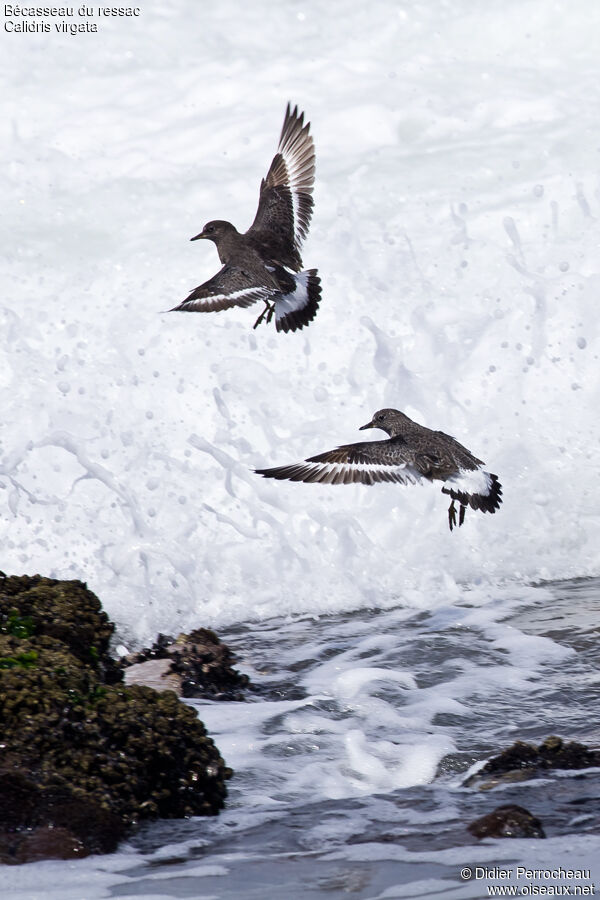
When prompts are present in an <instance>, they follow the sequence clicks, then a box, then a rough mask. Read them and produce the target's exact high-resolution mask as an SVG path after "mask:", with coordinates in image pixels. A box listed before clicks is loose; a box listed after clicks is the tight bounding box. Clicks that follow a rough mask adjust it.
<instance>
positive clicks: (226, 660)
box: [121, 628, 250, 700]
mask: <svg viewBox="0 0 600 900" xmlns="http://www.w3.org/2000/svg"><path fill="white" fill-rule="evenodd" d="M233 662H235V656H234V654H233V653H232V652H231V650H230V649H229V647H228V646H227V644H224V643H223V642H222V641H221V640H219V638H218V637H217V635H216V634H215V632H214V631H211V630H210V629H208V628H197V629H196V630H195V631H192V632H190V634H180V635H179V637H178V638H177V640H175V639H174V638H172V637H168V636H167V635H164V634H160V635H159V636H158V640H157V641H156V642H155V644H154V645H153V646H152V647H151V648H149V649H147V650H142V651H141V652H140V653H136V654H134V655H132V656H129V657H126V658H125V659H124V660H122V662H121V665H122V666H123V667H124V668H125V683H126V684H147V685H151V686H152V687H154V688H155V689H157V690H160V689H161V686H162V689H164V690H168V689H170V690H175V691H176V692H177V693H178V694H180V695H182V696H183V697H203V698H207V699H209V700H244V699H245V698H244V694H243V693H242V689H243V688H247V687H249V686H250V680H249V678H248V676H247V675H241V674H240V673H239V672H238V671H237V670H236V669H234V668H233V666H232V663H233Z"/></svg>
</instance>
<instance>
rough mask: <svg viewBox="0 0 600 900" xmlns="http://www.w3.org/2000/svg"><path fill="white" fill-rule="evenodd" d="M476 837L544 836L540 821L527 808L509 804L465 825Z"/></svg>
mask: <svg viewBox="0 0 600 900" xmlns="http://www.w3.org/2000/svg"><path fill="white" fill-rule="evenodd" d="M467 830H468V831H470V832H471V834H473V835H474V836H475V837H477V838H486V837H493V838H524V837H525V838H545V837H546V835H545V834H544V829H543V828H542V823H541V822H540V820H539V819H538V818H536V817H535V816H534V815H532V813H530V812H529V810H527V809H524V808H523V807H522V806H515V805H512V804H509V805H507V806H498V807H497V809H495V810H493V812H491V813H488V814H487V815H486V816H482V817H481V818H480V819H476V820H475V821H474V822H471V824H470V825H467Z"/></svg>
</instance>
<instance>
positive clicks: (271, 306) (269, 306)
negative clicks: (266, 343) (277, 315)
mask: <svg viewBox="0 0 600 900" xmlns="http://www.w3.org/2000/svg"><path fill="white" fill-rule="evenodd" d="M263 303H264V304H265V308H264V309H263V311H262V312H261V314H260V316H259V317H258V319H257V320H256V322H255V323H254V325H253V326H252V328H253V329H254V328H258V326H259V325H260V323H261V322H262V320H263V319H264V317H265V316H267V324H268V323H269V322H270V321H271V319H272V318H273V313H274V312H275V304H274V303H269V301H268V300H263ZM267 313H268V315H267Z"/></svg>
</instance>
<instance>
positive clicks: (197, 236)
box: [190, 231, 206, 241]
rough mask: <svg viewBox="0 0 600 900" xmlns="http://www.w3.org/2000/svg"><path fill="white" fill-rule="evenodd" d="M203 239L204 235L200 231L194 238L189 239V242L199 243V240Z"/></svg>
mask: <svg viewBox="0 0 600 900" xmlns="http://www.w3.org/2000/svg"><path fill="white" fill-rule="evenodd" d="M204 238H206V235H205V234H204V232H203V231H201V232H200V234H197V235H196V236H195V237H193V238H190V241H200V240H203V239H204Z"/></svg>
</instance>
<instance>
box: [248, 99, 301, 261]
mask: <svg viewBox="0 0 600 900" xmlns="http://www.w3.org/2000/svg"><path fill="white" fill-rule="evenodd" d="M309 129H310V123H309V122H307V123H306V125H305V124H304V113H298V107H297V106H296V107H294V109H293V110H292V109H291V108H290V105H289V103H288V106H287V110H286V113H285V119H284V122H283V128H282V129H281V137H280V138H279V147H278V148H277V153H276V155H275V156H274V158H273V162H272V163H271V167H270V169H269V171H268V173H267V177H266V178H263V180H262V182H261V185H260V197H259V202H258V210H257V212H256V217H255V219H254V222H253V223H252V225H251V226H250V228H249V229H248V231H247V232H246V234H247V236H248V237H249V238H251V240H252V243H253V244H254V246H256V247H257V249H259V250H260V252H261V254H262V256H263V257H266V258H269V257H270V258H272V259H276V260H277V261H278V262H280V263H282V264H283V265H286V266H290V268H292V269H294V270H295V271H299V270H300V269H301V268H302V259H301V257H300V248H301V246H302V243H303V241H304V239H305V237H306V235H307V233H308V228H309V225H310V220H311V216H312V210H313V198H312V192H313V186H314V181H315V147H314V143H313V139H312V137H311V136H310V134H309Z"/></svg>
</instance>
